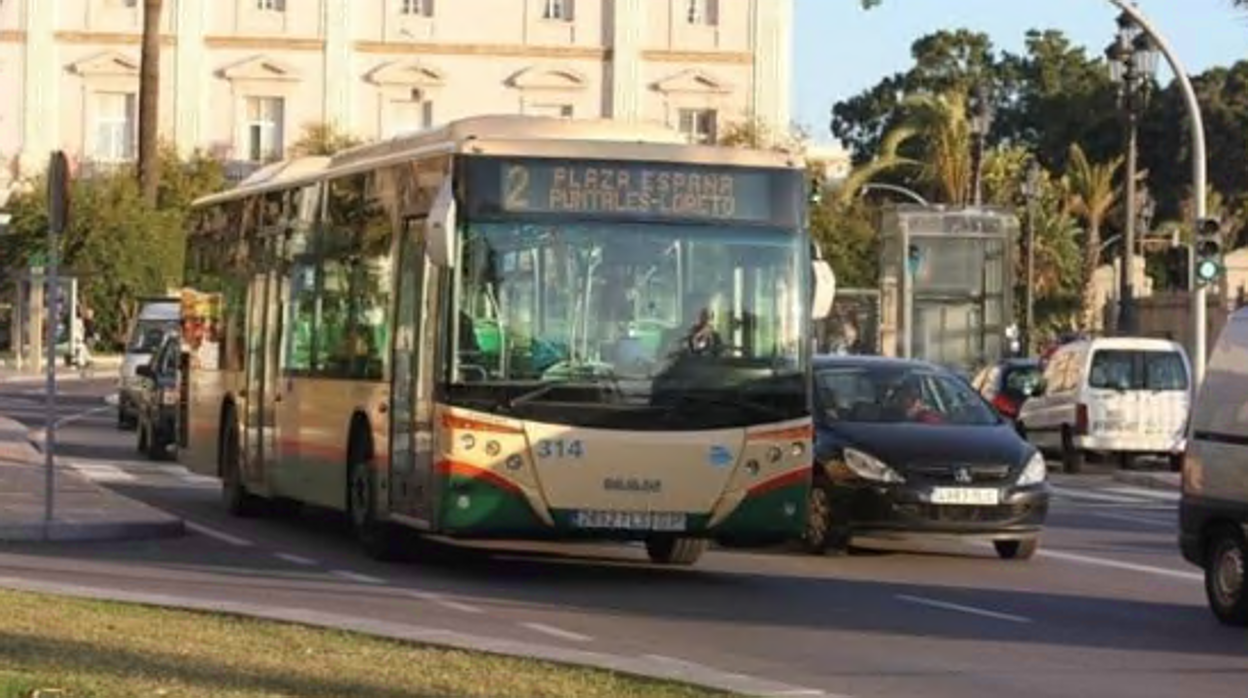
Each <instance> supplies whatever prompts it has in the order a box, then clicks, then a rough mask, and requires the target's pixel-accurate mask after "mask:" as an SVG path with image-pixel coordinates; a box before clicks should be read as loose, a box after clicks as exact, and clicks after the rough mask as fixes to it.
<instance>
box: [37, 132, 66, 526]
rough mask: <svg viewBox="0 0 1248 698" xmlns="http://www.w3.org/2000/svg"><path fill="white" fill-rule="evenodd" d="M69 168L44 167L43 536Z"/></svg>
mask: <svg viewBox="0 0 1248 698" xmlns="http://www.w3.org/2000/svg"><path fill="white" fill-rule="evenodd" d="M68 180H69V165H68V162H67V161H66V159H65V154H64V153H63V152H61V151H59V150H58V151H56V152H54V153H52V159H51V162H50V163H49V164H48V275H47V287H46V289H45V291H44V296H45V297H46V301H45V305H46V306H47V308H48V312H47V318H48V319H47V323H48V326H47V342H48V354H47V357H48V358H47V361H48V365H47V367H46V368H47V394H46V395H45V396H44V398H45V409H46V412H45V414H44V440H43V458H44V472H45V477H44V488H45V489H44V507H43V536H44V538H45V539H51V537H52V517H53V511H54V510H55V501H56V455H55V451H56V326H57V325H58V324H59V323H60V319H61V307H60V306H61V303H60V279H59V278H58V276H57V274H58V272H59V261H60V260H59V259H58V257H60V253H59V248H60V244H59V243H60V237H61V233H62V232H63V231H64V230H65V224H66V218H67V217H68V215H69V181H68Z"/></svg>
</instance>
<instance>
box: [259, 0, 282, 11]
mask: <svg viewBox="0 0 1248 698" xmlns="http://www.w3.org/2000/svg"><path fill="white" fill-rule="evenodd" d="M256 9H257V10H265V11H268V12H285V11H286V0H256Z"/></svg>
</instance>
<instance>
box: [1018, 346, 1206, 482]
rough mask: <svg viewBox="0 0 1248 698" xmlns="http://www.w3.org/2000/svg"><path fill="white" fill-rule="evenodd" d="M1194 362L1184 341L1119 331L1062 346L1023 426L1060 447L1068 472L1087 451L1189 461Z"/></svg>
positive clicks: (1126, 462)
mask: <svg viewBox="0 0 1248 698" xmlns="http://www.w3.org/2000/svg"><path fill="white" fill-rule="evenodd" d="M1191 372H1192V371H1191V365H1190V363H1189V362H1188V359H1187V352H1186V351H1184V349H1183V346H1182V345H1180V344H1177V343H1175V342H1171V341H1168V340H1162V339H1147V338H1142V337H1139V338H1137V337H1114V338H1100V339H1085V340H1080V341H1075V342H1071V343H1069V344H1065V345H1062V346H1061V347H1059V348H1058V349H1057V351H1056V352H1054V354H1053V355H1052V357H1050V358H1049V360H1048V361H1047V362H1046V364H1045V368H1044V379H1043V380H1042V381H1041V382H1040V384H1039V385H1037V386H1036V388H1035V390H1033V391H1032V393H1033V394H1032V395H1031V396H1030V397H1029V398H1028V399H1027V401H1026V402H1024V403H1023V406H1022V408H1021V409H1020V410H1019V414H1018V417H1017V420H1016V421H1017V422H1018V425H1019V430H1020V432H1021V433H1023V434H1024V435H1025V436H1026V438H1027V439H1028V440H1029V441H1031V443H1033V444H1035V445H1036V446H1037V447H1038V448H1040V449H1041V450H1046V451H1055V452H1060V453H1061V455H1062V466H1063V469H1064V470H1065V471H1066V472H1069V473H1077V472H1079V471H1080V470H1082V469H1083V463H1084V458H1085V455H1086V454H1087V453H1100V454H1110V455H1117V456H1118V457H1119V458H1120V459H1121V461H1122V466H1123V467H1124V468H1125V467H1131V465H1132V464H1133V463H1134V460H1135V459H1136V458H1137V457H1139V456H1146V455H1157V456H1163V457H1166V458H1168V459H1169V461H1170V465H1171V468H1172V469H1174V470H1177V469H1178V468H1179V464H1180V463H1181V461H1182V458H1181V456H1182V453H1183V447H1184V434H1183V432H1184V429H1185V428H1186V427H1187V416H1188V410H1189V408H1190V406H1191V394H1190V385H1191Z"/></svg>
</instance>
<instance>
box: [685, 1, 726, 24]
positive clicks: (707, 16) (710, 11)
mask: <svg viewBox="0 0 1248 698" xmlns="http://www.w3.org/2000/svg"><path fill="white" fill-rule="evenodd" d="M685 19H686V20H687V21H688V22H689V24H705V25H707V26H714V25H716V24H719V0H689V8H688V11H687V12H686V14H685Z"/></svg>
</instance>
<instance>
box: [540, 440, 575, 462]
mask: <svg viewBox="0 0 1248 698" xmlns="http://www.w3.org/2000/svg"><path fill="white" fill-rule="evenodd" d="M584 455H585V446H584V444H582V443H581V442H580V440H579V439H571V440H564V439H543V440H541V441H538V442H537V457H538V458H581V457H583V456H584Z"/></svg>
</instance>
